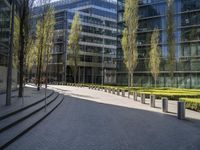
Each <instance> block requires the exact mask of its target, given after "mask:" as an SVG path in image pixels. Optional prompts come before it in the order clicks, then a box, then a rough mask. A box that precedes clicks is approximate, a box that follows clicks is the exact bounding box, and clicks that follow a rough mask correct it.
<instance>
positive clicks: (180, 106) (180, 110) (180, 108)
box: [89, 86, 185, 120]
mask: <svg viewBox="0 0 200 150" xmlns="http://www.w3.org/2000/svg"><path fill="white" fill-rule="evenodd" d="M89 89H94V90H98V91H104V92H108V93H112V94H116V95H118V96H120V95H121V96H122V97H125V96H126V95H125V93H126V91H125V90H120V89H113V88H105V87H104V88H101V87H96V86H89ZM120 93H121V94H120ZM130 95H131V94H130V92H129V91H128V98H130ZM138 96H140V97H141V103H142V104H145V99H146V95H145V93H137V92H136V91H135V92H133V100H134V101H137V100H138ZM149 98H150V107H153V108H155V107H156V96H155V95H150V97H149ZM161 103H162V111H163V112H164V113H167V112H168V98H167V97H162V98H161ZM177 118H178V119H180V120H184V119H185V102H181V101H178V102H177Z"/></svg>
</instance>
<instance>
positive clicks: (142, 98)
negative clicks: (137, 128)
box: [141, 93, 145, 104]
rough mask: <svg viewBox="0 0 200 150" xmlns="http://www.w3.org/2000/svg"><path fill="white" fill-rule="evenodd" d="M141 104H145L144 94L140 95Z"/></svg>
mask: <svg viewBox="0 0 200 150" xmlns="http://www.w3.org/2000/svg"><path fill="white" fill-rule="evenodd" d="M141 103H142V104H145V94H144V93H142V95H141Z"/></svg>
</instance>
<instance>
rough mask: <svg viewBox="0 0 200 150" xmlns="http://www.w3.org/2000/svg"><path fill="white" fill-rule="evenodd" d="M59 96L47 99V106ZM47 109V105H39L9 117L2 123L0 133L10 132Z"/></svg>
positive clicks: (56, 94) (55, 95) (0, 123)
mask: <svg viewBox="0 0 200 150" xmlns="http://www.w3.org/2000/svg"><path fill="white" fill-rule="evenodd" d="M58 96H59V94H58V93H55V94H54V95H53V96H51V97H50V98H48V99H47V105H49V104H51V103H52V102H53V101H54V100H56V98H57V97H58ZM44 107H45V103H42V102H41V103H38V104H36V105H34V106H32V107H30V108H29V109H25V110H23V111H21V112H19V113H17V114H15V115H12V116H10V117H7V118H6V119H4V120H2V121H1V122H0V133H2V132H4V131H6V130H8V129H9V128H11V127H13V126H15V125H16V124H18V123H20V122H21V121H23V120H25V119H26V118H28V117H30V116H32V115H34V114H35V113H37V112H38V111H40V110H41V109H43V108H44Z"/></svg>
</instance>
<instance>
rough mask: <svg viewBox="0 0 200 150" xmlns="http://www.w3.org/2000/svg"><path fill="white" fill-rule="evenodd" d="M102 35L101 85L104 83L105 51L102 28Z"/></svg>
mask: <svg viewBox="0 0 200 150" xmlns="http://www.w3.org/2000/svg"><path fill="white" fill-rule="evenodd" d="M102 37H103V49H102V62H101V71H102V74H101V85H104V52H105V47H104V46H105V40H104V29H103V30H102Z"/></svg>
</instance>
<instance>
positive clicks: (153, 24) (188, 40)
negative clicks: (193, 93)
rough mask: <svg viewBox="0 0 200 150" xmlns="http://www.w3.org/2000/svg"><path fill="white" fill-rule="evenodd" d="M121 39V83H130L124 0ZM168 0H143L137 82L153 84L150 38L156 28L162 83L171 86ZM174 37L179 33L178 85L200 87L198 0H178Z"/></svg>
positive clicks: (120, 8)
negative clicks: (124, 40) (125, 52)
mask: <svg viewBox="0 0 200 150" xmlns="http://www.w3.org/2000/svg"><path fill="white" fill-rule="evenodd" d="M117 5H118V6H117V9H118V15H117V20H118V35H117V37H118V40H117V83H120V84H122V85H125V84H127V71H126V68H125V65H124V63H123V52H122V48H121V37H122V30H123V28H124V27H123V26H124V23H123V12H124V0H118V2H117ZM166 11H167V4H166V1H165V0H140V1H139V14H138V15H139V29H138V39H137V43H138V53H139V56H138V57H139V60H138V65H137V68H136V70H135V73H134V84H135V86H153V83H154V80H153V78H152V75H151V74H150V70H149V66H148V62H149V57H148V53H149V51H150V38H151V34H152V31H153V29H154V28H158V29H159V30H160V42H159V46H160V49H161V65H160V75H159V78H158V85H159V86H160V87H168V86H171V80H170V75H169V67H168V64H167V55H168V46H167V42H166V41H167V33H166V24H167V21H166V20H167V18H166ZM173 12H174V37H175V43H176V44H175V58H174V60H175V65H174V82H173V85H174V86H175V87H182V88H199V87H200V86H199V85H200V84H199V83H200V67H199V64H200V34H199V32H200V3H199V1H197V0H174V3H173Z"/></svg>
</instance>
